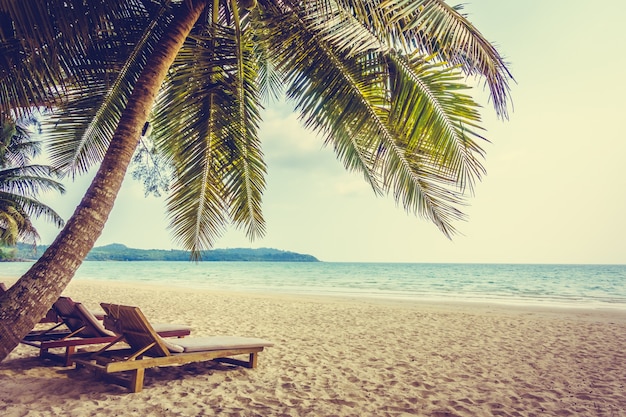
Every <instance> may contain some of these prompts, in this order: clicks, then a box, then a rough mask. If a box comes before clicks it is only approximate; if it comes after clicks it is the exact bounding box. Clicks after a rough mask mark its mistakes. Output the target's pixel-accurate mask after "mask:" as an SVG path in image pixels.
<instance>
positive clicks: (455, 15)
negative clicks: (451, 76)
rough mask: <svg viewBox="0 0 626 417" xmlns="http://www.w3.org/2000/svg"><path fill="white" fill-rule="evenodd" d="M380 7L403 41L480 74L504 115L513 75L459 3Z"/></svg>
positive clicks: (399, 2) (392, 1) (387, 1)
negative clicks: (464, 13) (466, 16)
mask: <svg viewBox="0 0 626 417" xmlns="http://www.w3.org/2000/svg"><path fill="white" fill-rule="evenodd" d="M380 7H381V8H382V9H383V10H384V13H385V14H387V15H388V16H389V17H390V19H389V22H388V24H389V25H390V27H394V28H395V29H394V30H397V31H398V32H399V33H402V34H403V36H404V37H405V44H407V45H409V46H413V48H414V49H417V50H419V51H420V52H422V53H423V54H437V55H438V56H439V57H440V58H441V60H442V61H444V62H448V63H450V64H451V65H453V66H461V68H462V69H463V71H464V72H465V73H466V74H467V75H470V76H473V75H477V76H480V77H483V78H484V79H485V82H486V84H487V85H488V87H489V90H490V93H491V99H492V101H493V106H494V108H495V110H496V112H497V113H498V115H500V116H502V117H508V109H507V107H508V104H509V101H510V98H509V91H510V88H509V80H513V76H512V75H511V73H510V72H509V70H508V69H507V66H506V63H505V62H504V59H503V58H502V56H501V55H500V54H499V52H498V51H497V50H496V48H495V47H494V46H493V45H492V44H491V43H490V42H489V41H488V40H487V39H485V38H484V37H483V36H482V35H481V33H480V32H479V31H478V29H476V28H475V27H474V25H472V24H471V23H470V22H469V21H468V20H467V19H466V18H465V17H464V16H463V15H462V14H461V13H460V10H461V6H457V7H451V6H449V5H448V4H446V2H445V1H444V0H416V1H405V0H384V1H383V2H382V4H381V5H380ZM407 52H411V50H408V51H407Z"/></svg>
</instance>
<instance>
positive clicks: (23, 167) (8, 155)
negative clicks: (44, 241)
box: [0, 119, 65, 246]
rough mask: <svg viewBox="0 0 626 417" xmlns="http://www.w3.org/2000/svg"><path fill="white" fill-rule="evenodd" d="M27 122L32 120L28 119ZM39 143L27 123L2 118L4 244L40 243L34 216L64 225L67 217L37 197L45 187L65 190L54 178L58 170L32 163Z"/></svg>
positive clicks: (0, 226) (0, 230)
mask: <svg viewBox="0 0 626 417" xmlns="http://www.w3.org/2000/svg"><path fill="white" fill-rule="evenodd" d="M27 122H29V121H28V120H27ZM39 149H40V146H39V143H38V142H35V141H32V140H31V139H30V132H29V131H28V130H27V128H26V126H25V125H24V123H18V122H15V121H13V120H10V119H4V120H1V119H0V244H2V245H9V246H14V245H15V244H16V243H17V242H18V240H21V241H25V242H32V243H33V245H35V244H36V243H37V239H39V234H38V233H37V229H36V228H35V226H34V225H33V224H32V221H31V219H32V218H33V217H40V216H44V217H45V218H46V219H47V220H49V221H51V222H53V223H55V224H56V225H57V226H58V227H63V224H64V222H63V219H62V218H61V216H59V215H58V214H57V213H56V212H55V211H54V210H53V209H52V208H50V207H49V206H47V205H45V204H43V203H42V202H41V201H39V200H38V199H37V195H38V194H39V193H40V192H42V191H48V190H55V191H59V192H61V193H63V192H64V191H65V189H64V187H63V185H62V184H61V183H60V182H58V181H56V180H54V179H53V178H52V176H53V175H54V171H53V170H52V168H51V167H49V166H45V165H36V164H31V163H30V162H31V159H32V158H34V157H36V156H37V155H38V153H39Z"/></svg>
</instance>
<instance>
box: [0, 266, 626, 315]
mask: <svg viewBox="0 0 626 417" xmlns="http://www.w3.org/2000/svg"><path fill="white" fill-rule="evenodd" d="M17 279H18V278H16V277H2V276H0V282H4V283H5V284H6V285H8V286H11V285H12V284H13V283H14V282H15V281H17ZM81 284H85V285H90V284H92V285H104V286H124V287H130V288H134V287H152V288H159V289H161V290H163V291H183V292H184V291H190V292H206V293H218V294H222V295H233V296H239V295H259V296H267V297H293V298H303V299H318V300H324V299H329V300H335V301H363V302H372V303H382V304H391V305H404V304H406V305H414V306H424V307H427V306H440V307H446V308H453V309H454V308H463V307H466V308H477V309H496V310H505V311H535V312H542V311H545V312H552V313H559V312H561V313H565V314H567V313H577V312H578V313H582V312H597V313H605V314H609V315H610V314H614V315H615V316H616V317H623V318H624V317H626V304H617V303H616V304H611V303H592V302H583V303H576V302H550V301H544V300H540V299H525V300H520V299H517V298H510V299H506V298H496V297H491V298H486V297H485V298H480V297H474V298H468V297H462V296H449V297H446V296H441V297H433V296H425V297H418V296H385V295H380V294H372V293H365V292H361V293H359V292H357V293H350V292H334V293H325V292H315V291H308V292H297V291H280V290H272V289H241V288H227V289H219V288H218V289H214V288H209V287H204V286H194V285H189V286H186V285H181V284H179V283H176V284H173V285H166V284H165V283H163V282H161V281H130V280H102V279H92V278H78V279H76V278H74V279H73V280H72V281H70V284H69V285H68V288H70V287H71V286H73V285H81ZM64 294H65V292H64ZM103 301H106V300H103Z"/></svg>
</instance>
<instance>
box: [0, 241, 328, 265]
mask: <svg viewBox="0 0 626 417" xmlns="http://www.w3.org/2000/svg"><path fill="white" fill-rule="evenodd" d="M45 249H46V246H41V245H40V246H37V249H36V250H34V247H33V246H32V245H28V244H23V243H20V244H18V245H17V246H16V247H14V248H10V249H9V250H11V253H10V254H9V253H8V251H7V249H6V248H5V249H4V250H3V251H2V253H3V257H2V258H4V259H0V260H35V259H37V258H38V257H39V256H40V255H41V254H42V253H43V252H44V251H45ZM189 259H190V254H189V251H184V250H175V249H171V250H165V249H134V248H129V247H127V246H126V245H122V244H119V243H113V244H110V245H106V246H100V247H96V248H93V249H92V250H91V251H90V252H89V254H88V255H87V258H85V260H87V261H189ZM201 260H202V261H207V262H211V261H213V262H215V261H231V262H233V261H239V262H319V260H318V259H317V258H316V257H314V256H312V255H307V254H300V253H295V252H289V251H283V250H279V249H272V248H259V249H251V248H233V249H212V250H205V251H202V253H201Z"/></svg>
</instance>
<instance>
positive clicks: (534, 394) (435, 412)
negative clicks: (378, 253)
mask: <svg viewBox="0 0 626 417" xmlns="http://www.w3.org/2000/svg"><path fill="white" fill-rule="evenodd" d="M64 294H65V295H68V296H70V297H72V298H73V299H75V300H77V301H81V302H82V303H83V304H85V305H86V306H87V307H88V308H90V309H96V308H97V307H98V304H99V302H102V301H105V302H113V303H122V304H130V305H137V306H139V307H141V309H142V310H143V312H144V313H145V315H146V316H147V317H148V318H149V319H150V320H151V321H154V322H171V323H180V324H186V325H190V326H192V327H193V332H192V335H215V334H231V335H240V336H256V337H261V338H264V339H268V340H271V341H273V342H274V343H275V346H274V347H271V348H267V349H266V350H265V351H264V352H262V353H261V355H260V358H259V367H258V368H257V369H253V370H250V369H243V368H233V367H230V366H226V365H223V364H215V363H211V362H209V363H200V364H191V365H186V366H183V367H169V368H159V369H153V370H149V371H147V372H146V380H145V386H144V390H143V391H142V392H140V393H136V394H129V393H127V391H126V390H125V389H124V388H122V387H119V386H116V385H111V384H107V383H105V382H103V381H100V380H98V379H96V378H94V376H93V374H92V373H90V372H88V371H87V370H85V369H80V370H76V369H73V368H63V367H60V366H57V365H55V364H54V363H52V362H47V361H41V360H40V359H39V358H38V357H37V356H36V355H37V351H36V350H35V349H33V348H31V347H29V346H20V347H18V348H17V349H16V350H15V351H14V352H13V353H12V354H11V355H10V356H9V357H8V358H7V359H6V360H5V361H3V362H2V363H1V364H0V392H2V395H1V398H0V415H2V416H4V417H17V416H57V415H64V416H86V415H93V416H96V415H97V416H207V415H208V416H211V415H220V416H409V415H411V416H413V415H416V416H610V417H616V416H626V411H625V410H626V353H625V352H626V350H625V349H624V346H626V312H623V311H610V310H565V309H560V310H559V309H551V310H549V309H537V308H528V307H526V308H522V307H515V308H513V307H505V306H498V305H479V304H475V305H471V304H465V305H434V304H424V303H415V302H392V301H384V300H367V299H347V298H333V297H312V296H292V295H268V294H252V293H223V292H213V291H207V290H186V289H179V288H176V289H168V288H164V287H158V286H153V285H139V284H111V283H106V282H96V281H75V282H73V283H71V284H70V286H69V287H68V288H67V289H66V291H65V293H64Z"/></svg>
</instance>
